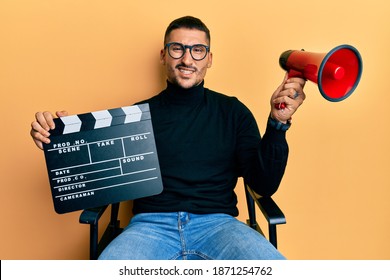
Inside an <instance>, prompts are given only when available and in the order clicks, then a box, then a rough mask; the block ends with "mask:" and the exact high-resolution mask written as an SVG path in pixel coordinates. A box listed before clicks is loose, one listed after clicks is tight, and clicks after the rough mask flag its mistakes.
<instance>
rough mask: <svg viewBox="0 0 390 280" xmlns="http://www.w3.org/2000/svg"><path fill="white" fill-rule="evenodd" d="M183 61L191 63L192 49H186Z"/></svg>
mask: <svg viewBox="0 0 390 280" xmlns="http://www.w3.org/2000/svg"><path fill="white" fill-rule="evenodd" d="M182 60H183V61H184V62H189V61H192V56H191V52H190V49H188V48H186V49H185V50H184V55H183V57H182Z"/></svg>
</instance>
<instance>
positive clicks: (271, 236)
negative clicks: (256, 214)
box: [268, 224, 278, 249]
mask: <svg viewBox="0 0 390 280" xmlns="http://www.w3.org/2000/svg"><path fill="white" fill-rule="evenodd" d="M268 233H269V242H271V244H272V245H274V247H275V248H276V249H277V248H278V241H277V238H276V225H271V224H270V225H269V226H268Z"/></svg>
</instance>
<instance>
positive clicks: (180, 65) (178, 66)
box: [175, 63, 198, 71]
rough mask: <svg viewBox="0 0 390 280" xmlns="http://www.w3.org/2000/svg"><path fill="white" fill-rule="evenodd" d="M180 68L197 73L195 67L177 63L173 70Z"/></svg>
mask: <svg viewBox="0 0 390 280" xmlns="http://www.w3.org/2000/svg"><path fill="white" fill-rule="evenodd" d="M180 67H184V68H188V69H192V70H194V71H197V70H198V69H197V68H196V67H195V66H190V65H186V64H185V63H179V64H177V65H176V67H175V68H176V69H179V68H180Z"/></svg>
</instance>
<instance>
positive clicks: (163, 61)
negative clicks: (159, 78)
mask: <svg viewBox="0 0 390 280" xmlns="http://www.w3.org/2000/svg"><path fill="white" fill-rule="evenodd" d="M165 55H166V53H165V49H161V51H160V63H161V64H162V65H165Z"/></svg>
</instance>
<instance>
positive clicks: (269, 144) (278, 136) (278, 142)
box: [237, 110, 289, 196]
mask: <svg viewBox="0 0 390 280" xmlns="http://www.w3.org/2000/svg"><path fill="white" fill-rule="evenodd" d="M285 134H286V132H285V131H279V130H276V129H275V128H273V127H271V126H267V129H266V132H265V134H264V136H263V138H261V137H260V133H259V132H258V128H257V124H256V122H255V119H254V118H253V116H252V114H251V113H250V112H249V110H248V112H247V113H246V114H245V115H244V117H243V118H242V120H241V129H240V131H239V136H238V140H237V141H238V144H237V146H238V157H239V162H240V170H241V172H240V173H241V175H242V176H243V177H244V180H245V182H246V183H247V184H249V186H251V188H252V189H254V190H255V191H256V192H257V193H258V194H260V195H262V196H271V195H273V194H274V193H275V192H276V191H277V189H278V187H279V184H280V182H281V180H282V178H283V175H284V172H285V168H286V165H287V158H288V152H289V149H288V144H287V141H286V137H285Z"/></svg>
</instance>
